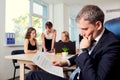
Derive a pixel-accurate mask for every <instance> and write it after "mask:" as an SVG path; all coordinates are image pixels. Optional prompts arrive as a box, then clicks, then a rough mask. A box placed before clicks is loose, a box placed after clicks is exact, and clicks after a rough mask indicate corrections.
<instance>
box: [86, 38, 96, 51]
mask: <svg viewBox="0 0 120 80" xmlns="http://www.w3.org/2000/svg"><path fill="white" fill-rule="evenodd" d="M95 42H96V40H92V41H91V44H90V47H89V48H88V51H90V50H91V49H92V47H93V46H94V43H95Z"/></svg>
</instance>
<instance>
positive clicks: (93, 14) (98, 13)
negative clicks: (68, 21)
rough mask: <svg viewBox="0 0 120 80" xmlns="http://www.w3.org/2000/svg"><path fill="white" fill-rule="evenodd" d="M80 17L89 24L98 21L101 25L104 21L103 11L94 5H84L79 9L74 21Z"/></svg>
mask: <svg viewBox="0 0 120 80" xmlns="http://www.w3.org/2000/svg"><path fill="white" fill-rule="evenodd" d="M81 18H84V19H85V20H88V21H89V22H90V23H91V24H95V22H97V21H100V22H101V23H102V25H103V23H104V13H103V11H102V10H101V9H100V8H99V7H98V6H96V5H86V6H84V7H83V8H82V9H81V11H80V12H79V13H78V15H77V17H76V22H78V21H79V20H80V19H81Z"/></svg>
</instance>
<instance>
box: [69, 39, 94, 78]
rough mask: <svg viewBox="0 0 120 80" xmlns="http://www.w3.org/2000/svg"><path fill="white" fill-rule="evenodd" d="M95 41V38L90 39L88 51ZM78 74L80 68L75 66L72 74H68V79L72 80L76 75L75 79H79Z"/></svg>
mask: <svg viewBox="0 0 120 80" xmlns="http://www.w3.org/2000/svg"><path fill="white" fill-rule="evenodd" d="M95 42H96V40H92V41H91V45H90V47H89V48H88V51H90V50H91V49H92V47H93V46H94V43H95ZM79 74H80V68H79V67H77V68H76V69H75V70H74V71H73V72H72V74H71V75H70V78H69V80H74V79H75V78H76V77H77V80H79Z"/></svg>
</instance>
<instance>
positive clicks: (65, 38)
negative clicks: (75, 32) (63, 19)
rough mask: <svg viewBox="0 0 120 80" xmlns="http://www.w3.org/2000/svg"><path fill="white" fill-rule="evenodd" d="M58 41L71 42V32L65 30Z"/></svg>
mask: <svg viewBox="0 0 120 80" xmlns="http://www.w3.org/2000/svg"><path fill="white" fill-rule="evenodd" d="M58 42H71V41H70V37H69V33H68V32H67V31H63V32H62V35H61V40H59V41H58Z"/></svg>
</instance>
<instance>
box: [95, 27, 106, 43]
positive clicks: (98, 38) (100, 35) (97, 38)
mask: <svg viewBox="0 0 120 80" xmlns="http://www.w3.org/2000/svg"><path fill="white" fill-rule="evenodd" d="M104 31H105V29H104V28H103V30H102V32H101V33H100V34H99V35H98V36H97V37H96V38H95V40H96V42H98V41H99V40H100V38H101V37H102V35H103V33H104Z"/></svg>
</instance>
